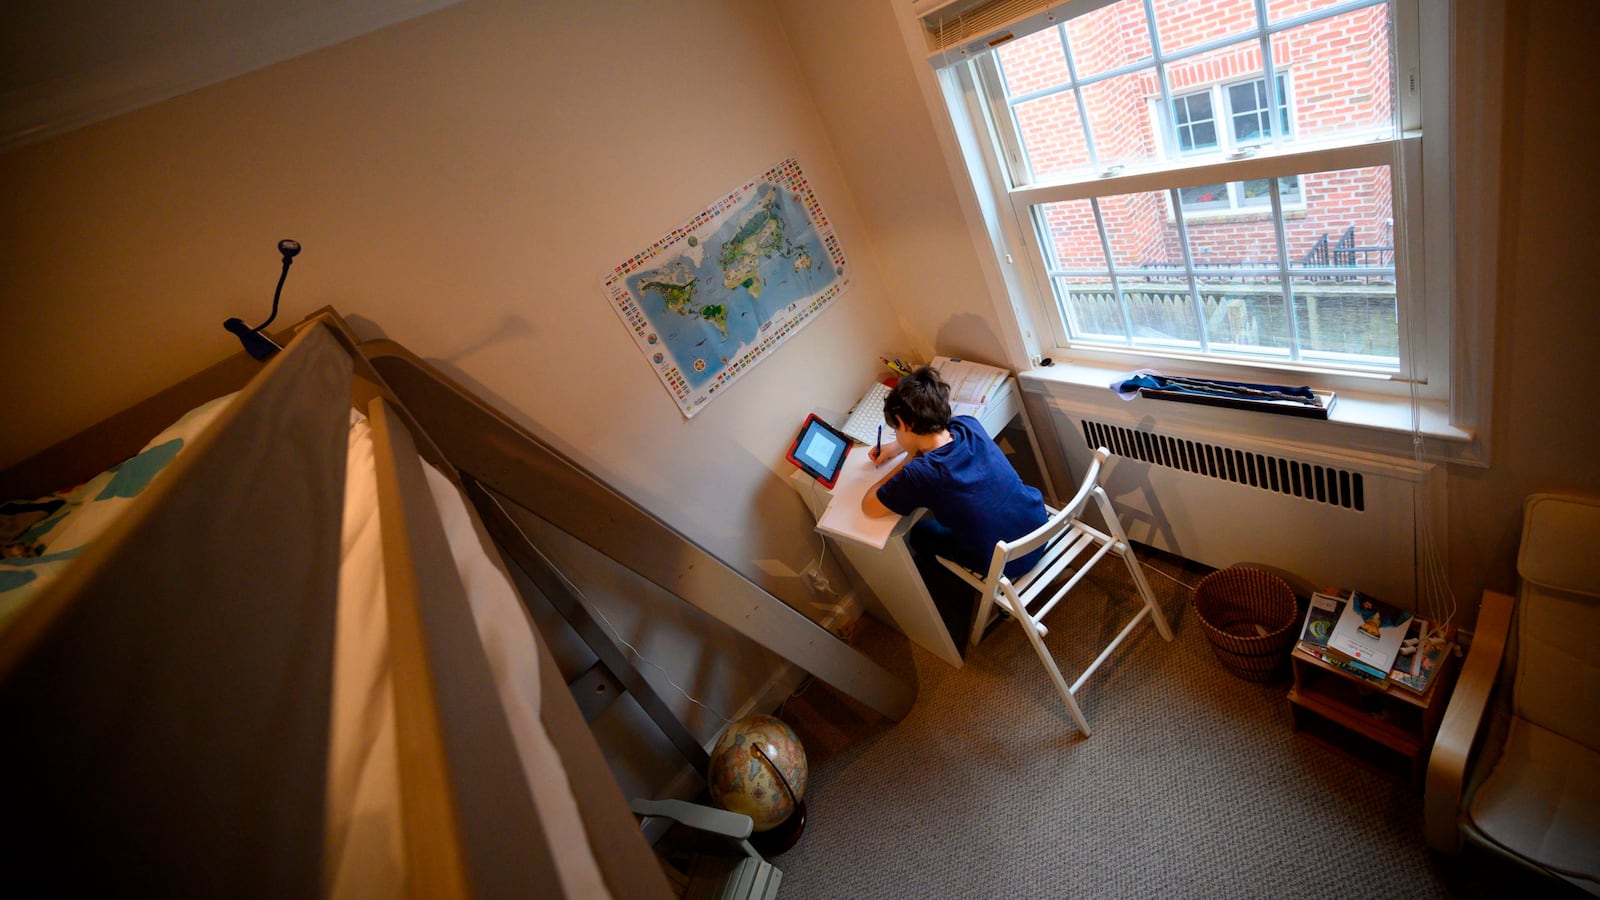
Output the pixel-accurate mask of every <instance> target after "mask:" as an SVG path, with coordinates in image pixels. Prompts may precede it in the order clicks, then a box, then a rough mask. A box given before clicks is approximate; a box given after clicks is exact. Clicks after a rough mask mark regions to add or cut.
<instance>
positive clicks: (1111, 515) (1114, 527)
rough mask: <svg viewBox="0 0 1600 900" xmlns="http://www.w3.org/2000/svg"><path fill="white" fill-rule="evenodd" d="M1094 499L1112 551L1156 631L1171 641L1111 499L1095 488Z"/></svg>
mask: <svg viewBox="0 0 1600 900" xmlns="http://www.w3.org/2000/svg"><path fill="white" fill-rule="evenodd" d="M1094 499H1095V503H1096V504H1097V505H1098V506H1099V507H1100V514H1101V515H1102V516H1104V518H1105V520H1106V529H1107V530H1108V531H1109V532H1110V533H1111V537H1112V538H1114V539H1115V540H1116V542H1117V543H1116V546H1115V547H1114V548H1113V550H1114V551H1115V552H1116V554H1117V555H1118V556H1120V557H1122V561H1123V562H1124V563H1126V564H1127V566H1128V574H1129V575H1131V576H1133V583H1134V586H1136V587H1137V588H1138V589H1139V596H1140V597H1141V598H1143V599H1144V608H1145V609H1146V610H1148V611H1149V612H1150V619H1151V620H1152V621H1153V622H1155V625H1156V631H1157V632H1159V633H1160V634H1161V637H1162V638H1164V639H1165V640H1169V641H1170V640H1172V628H1171V627H1170V626H1169V625H1167V617H1166V616H1165V615H1163V614H1162V612H1161V607H1160V605H1159V604H1157V603H1156V595H1155V594H1154V593H1153V592H1152V591H1151V590H1150V582H1148V581H1145V580H1144V567H1142V566H1140V565H1139V557H1138V556H1137V555H1135V554H1134V552H1133V545H1132V544H1130V543H1128V535H1127V532H1124V531H1123V530H1122V523H1121V522H1120V521H1118V519H1117V512H1116V510H1114V509H1112V508H1111V498H1109V497H1107V496H1106V492H1105V489H1104V488H1101V487H1099V486H1096V487H1095V489H1094Z"/></svg>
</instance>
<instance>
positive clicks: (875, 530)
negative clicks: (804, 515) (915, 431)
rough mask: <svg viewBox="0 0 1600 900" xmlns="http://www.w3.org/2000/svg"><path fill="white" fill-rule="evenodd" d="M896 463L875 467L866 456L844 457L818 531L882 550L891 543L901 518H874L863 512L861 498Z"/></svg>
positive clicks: (857, 454) (861, 454)
mask: <svg viewBox="0 0 1600 900" xmlns="http://www.w3.org/2000/svg"><path fill="white" fill-rule="evenodd" d="M893 464H894V463H893V462H892V461H891V462H887V463H884V464H883V467H882V468H880V467H878V466H875V465H873V464H872V460H870V459H868V458H867V454H865V453H852V454H850V455H849V456H847V457H845V461H844V468H843V469H842V470H840V472H839V480H838V481H836V482H834V484H833V499H831V500H829V501H828V508H827V510H826V511H825V512H823V514H822V518H820V519H818V520H817V530H818V531H820V532H822V533H823V534H831V535H833V536H835V537H840V538H845V539H846V540H852V541H857V542H859V543H862V544H866V545H868V546H870V547H873V548H875V549H878V550H882V549H883V547H884V545H885V544H887V543H889V534H890V532H892V531H894V526H895V525H897V524H899V522H900V517H899V516H896V515H887V516H883V517H881V518H873V517H872V516H869V515H867V514H866V513H864V512H862V511H861V498H862V497H863V496H864V495H865V494H866V493H867V489H868V488H870V487H872V486H873V485H874V484H877V483H878V479H879V478H882V477H883V473H885V472H887V471H889V467H890V466H892V465H893Z"/></svg>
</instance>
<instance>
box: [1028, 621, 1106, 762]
mask: <svg viewBox="0 0 1600 900" xmlns="http://www.w3.org/2000/svg"><path fill="white" fill-rule="evenodd" d="M1016 618H1017V621H1018V622H1020V623H1021V624H1022V633H1023V634H1025V635H1027V636H1028V643H1030V644H1032V645H1033V652H1034V653H1037V654H1038V655H1039V661H1040V662H1042V663H1044V669H1045V671H1046V672H1048V673H1050V683H1051V684H1053V685H1055V688H1056V693H1058V694H1060V695H1061V702H1062V703H1065V704H1066V705H1067V713H1068V714H1069V715H1071V716H1072V721H1073V722H1075V723H1077V725H1078V730H1079V731H1081V732H1083V736H1084V737H1088V736H1089V735H1090V733H1091V732H1090V731H1089V720H1088V719H1085V718H1084V717H1083V710H1081V709H1079V708H1078V700H1077V698H1076V697H1074V696H1073V694H1072V692H1073V688H1072V687H1069V686H1068V685H1067V679H1066V678H1064V677H1062V675H1061V667H1060V666H1057V665H1056V658H1055V657H1054V656H1052V655H1051V654H1050V648H1048V647H1046V646H1045V645H1044V638H1043V637H1042V636H1040V634H1039V629H1037V628H1035V627H1034V625H1033V621H1032V620H1031V619H1029V618H1028V617H1027V616H1018V617H1016Z"/></svg>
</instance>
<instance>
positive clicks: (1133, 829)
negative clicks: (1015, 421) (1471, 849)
mask: <svg viewBox="0 0 1600 900" xmlns="http://www.w3.org/2000/svg"><path fill="white" fill-rule="evenodd" d="M1179 562H1180V561H1176V560H1172V559H1169V558H1166V557H1158V558H1153V559H1149V560H1148V563H1147V564H1148V565H1149V566H1150V567H1152V568H1156V569H1160V570H1161V571H1163V572H1166V573H1169V574H1170V575H1173V576H1175V577H1176V578H1178V579H1181V580H1182V581H1183V582H1186V583H1187V584H1189V585H1193V584H1195V583H1196V582H1198V580H1199V578H1200V577H1201V576H1202V575H1203V570H1188V571H1186V570H1185V569H1184V568H1183V567H1182V566H1180V565H1179V564H1178V563H1179ZM1148 577H1149V581H1150V583H1151V586H1152V588H1154V590H1155V591H1156V594H1157V596H1158V597H1159V598H1161V601H1162V606H1163V608H1164V609H1165V611H1166V613H1167V616H1168V620H1169V621H1170V622H1171V623H1172V626H1173V630H1174V632H1175V636H1174V639H1173V641H1172V642H1171V643H1167V642H1165V641H1163V640H1161V638H1160V636H1159V635H1158V634H1157V633H1156V632H1155V630H1154V628H1152V627H1150V626H1148V625H1141V626H1140V628H1139V630H1138V631H1136V632H1135V634H1134V635H1132V636H1130V637H1129V640H1128V642H1127V643H1126V644H1124V646H1123V647H1122V648H1121V649H1120V650H1119V651H1118V652H1117V653H1116V654H1114V655H1113V656H1112V657H1111V658H1110V659H1108V660H1107V661H1106V663H1105V664H1104V665H1103V666H1102V667H1101V669H1100V670H1099V671H1098V672H1097V673H1096V674H1095V675H1094V677H1092V678H1091V679H1090V680H1089V681H1088V683H1087V684H1086V685H1085V686H1084V688H1083V689H1082V690H1081V691H1080V692H1079V694H1078V698H1079V704H1080V705H1081V706H1082V707H1083V710H1084V714H1085V716H1086V717H1087V718H1088V720H1089V724H1090V727H1091V728H1092V729H1093V730H1094V734H1093V736H1092V737H1089V738H1084V737H1082V736H1081V735H1080V734H1078V732H1077V731H1076V730H1075V729H1074V728H1073V725H1072V721H1071V719H1070V718H1069V717H1068V715H1067V713H1066V710H1065V708H1064V707H1063V706H1062V704H1061V701H1060V699H1059V697H1058V696H1057V695H1056V694H1055V692H1054V690H1053V689H1052V688H1051V686H1050V685H1049V683H1048V682H1047V680H1046V675H1045V671H1044V669H1043V667H1042V666H1041V665H1040V663H1039V660H1038V658H1037V657H1036V656H1035V655H1034V654H1033V652H1032V650H1031V648H1030V647H1029V646H1028V643H1027V640H1026V639H1025V638H1024V637H1023V636H1022V633H1021V631H1020V629H1019V628H1018V626H1017V625H1016V624H1015V623H1012V622H1007V623H1004V624H1003V626H1002V627H1000V628H999V629H998V630H996V631H994V632H992V633H991V635H990V636H989V637H988V639H986V640H985V641H984V642H983V643H982V644H981V645H979V647H978V648H977V649H976V650H973V651H971V652H970V653H969V654H968V658H967V664H966V666H965V667H963V668H961V669H954V668H951V667H950V666H947V665H945V664H944V663H942V662H940V661H939V660H937V659H935V658H934V657H933V656H931V655H930V654H928V653H926V652H924V651H923V650H922V649H921V648H918V647H914V646H913V645H910V644H909V643H907V642H906V641H905V639H904V638H902V637H900V636H899V635H898V634H894V633H893V632H890V631H888V630H887V629H885V628H883V627H882V626H878V625H876V623H873V622H871V621H870V620H866V621H864V622H863V623H862V625H861V626H860V627H859V629H858V631H857V633H856V637H855V643H856V645H857V646H858V647H860V648H861V649H862V650H863V651H864V652H866V653H867V654H868V655H870V656H872V657H873V658H874V659H876V660H877V661H879V662H880V664H883V665H885V666H886V667H888V668H890V669H891V670H893V671H895V672H896V673H897V674H901V675H902V676H903V677H906V678H910V679H915V681H916V683H917V685H918V698H917V701H916V705H915V706H914V707H913V709H912V711H911V713H910V714H909V715H908V716H906V718H905V719H904V720H903V721H901V722H898V723H891V722H886V721H884V720H882V719H881V718H880V717H878V716H876V715H875V714H874V713H872V712H870V711H869V710H866V709H865V708H864V707H860V706H858V705H856V704H854V702H853V701H850V700H849V699H848V698H842V697H840V696H839V695H838V694H836V693H834V692H833V691H831V690H830V689H829V688H827V687H826V686H825V685H821V684H816V683H811V684H808V685H807V686H805V687H804V688H803V689H802V691H801V692H799V693H798V694H797V695H796V696H795V697H793V698H791V699H790V700H789V701H788V702H786V703H785V704H784V707H783V709H782V710H781V711H780V712H779V715H781V716H782V717H783V718H784V719H785V720H786V721H788V722H790V723H791V724H792V725H793V726H794V728H795V730H796V731H797V732H798V733H799V734H800V737H801V740H802V741H803V743H804V744H805V746H806V749H807V754H808V757H809V760H810V769H811V774H810V784H809V788H808V791H807V796H806V801H807V806H808V809H809V821H808V824H807V826H806V829H805V832H804V834H803V836H802V838H801V839H800V841H799V843H798V844H797V845H796V846H795V847H794V848H793V849H791V850H789V851H788V852H787V853H785V854H783V855H781V856H778V857H777V858H775V860H774V862H776V863H777V865H778V866H779V867H780V868H781V869H782V870H783V872H784V881H783V889H782V893H781V896H782V897H785V898H807V897H826V898H834V897H860V898H877V897H918V898H922V897H997V896H1011V897H1016V896H1025V897H1090V896H1092V897H1104V896H1112V897H1122V896H1155V895H1159V896H1206V897H1219V896H1220V897H1289V896H1361V897H1448V896H1458V895H1460V894H1461V893H1463V892H1462V891H1461V890H1460V887H1459V883H1460V875H1459V873H1458V872H1455V871H1453V870H1452V868H1451V864H1450V863H1448V862H1444V861H1441V860H1439V859H1438V858H1436V857H1434V856H1432V855H1430V854H1429V853H1428V851H1427V850H1426V848H1425V846H1424V844H1423V841H1422V798H1421V796H1420V794H1418V793H1414V792H1412V791H1411V789H1410V788H1408V787H1407V786H1405V785H1403V784H1400V783H1398V782H1396V781H1394V780H1392V779H1391V778H1389V777H1387V776H1385V775H1381V774H1378V773H1376V772H1373V771H1370V770H1368V769H1366V768H1365V767H1362V766H1360V765H1357V764H1355V763H1353V762H1350V761H1348V760H1346V759H1344V758H1342V757H1340V756H1338V755H1336V754H1334V753H1333V752H1331V751H1329V750H1327V749H1326V748H1324V747H1322V746H1320V745H1317V744H1314V743H1312V742H1311V741H1309V740H1307V739H1306V738H1304V737H1303V736H1299V735H1296V734H1295V733H1294V732H1293V730H1292V729H1291V727H1290V719H1289V711H1288V701H1287V700H1286V699H1285V694H1286V691H1287V687H1288V684H1287V680H1285V681H1280V682H1276V683H1272V684H1257V683H1252V682H1247V681H1244V680H1241V679H1239V678H1237V677H1235V676H1233V675H1232V674H1230V673H1229V672H1227V671H1226V670H1225V669H1223V668H1222V667H1221V666H1220V665H1219V664H1218V663H1217V661H1216V660H1215V658H1214V657H1213V656H1212V654H1211V651H1210V648H1209V646H1208V645H1207V643H1206V641H1205V638H1204V635H1203V634H1202V633H1201V630H1200V628H1199V626H1198V624H1197V623H1196V622H1195V619H1194V614H1193V611H1192V609H1191V608H1190V607H1189V592H1188V591H1187V590H1185V589H1184V588H1183V587H1180V586H1179V585H1178V584H1177V583H1175V582H1174V581H1172V580H1169V579H1168V578H1164V577H1161V576H1160V575H1158V574H1154V573H1152V574H1151V575H1149V576H1148ZM1134 597H1135V594H1134V591H1133V586H1132V581H1131V580H1130V579H1129V577H1128V574H1127V571H1126V570H1125V569H1124V568H1123V567H1122V566H1120V565H1117V564H1116V563H1115V560H1109V561H1107V562H1106V563H1104V564H1102V565H1100V566H1099V567H1097V569H1096V570H1095V571H1094V572H1092V573H1091V574H1090V576H1089V577H1088V578H1086V579H1085V581H1084V583H1083V584H1082V585H1081V586H1080V587H1079V588H1078V590H1077V591H1076V592H1075V596H1074V597H1073V598H1071V599H1070V600H1069V601H1067V602H1066V603H1064V604H1063V607H1062V608H1058V609H1057V610H1056V611H1055V612H1054V614H1053V617H1052V619H1051V620H1050V621H1048V622H1047V624H1048V625H1049V626H1050V627H1051V633H1050V635H1049V637H1048V638H1047V639H1046V642H1047V644H1048V645H1049V646H1050V648H1051V649H1052V650H1053V651H1054V652H1055V653H1056V655H1057V659H1058V661H1059V663H1060V665H1061V668H1062V671H1063V673H1064V674H1065V675H1066V677H1067V680H1068V681H1069V682H1070V681H1072V680H1074V679H1075V678H1076V675H1077V673H1078V672H1080V671H1082V669H1083V667H1084V666H1085V665H1086V664H1087V663H1088V662H1089V661H1090V660H1092V659H1093V657H1094V655H1095V654H1096V653H1098V651H1099V647H1100V646H1102V645H1103V644H1104V642H1105V641H1106V640H1108V639H1109V637H1110V636H1111V635H1112V634H1114V633H1115V630H1117V629H1118V628H1120V627H1121V625H1122V623H1123V622H1125V621H1126V618H1127V616H1129V615H1131V614H1132V613H1133V612H1134V611H1135V610H1136V608H1137V607H1136V603H1137V601H1136V600H1135V599H1133V598H1134ZM1089 635H1093V636H1095V637H1094V640H1093V642H1091V641H1090V640H1089V639H1088V638H1087V637H1086V636H1089ZM1465 893H1468V894H1471V893H1476V892H1475V891H1466V892H1465Z"/></svg>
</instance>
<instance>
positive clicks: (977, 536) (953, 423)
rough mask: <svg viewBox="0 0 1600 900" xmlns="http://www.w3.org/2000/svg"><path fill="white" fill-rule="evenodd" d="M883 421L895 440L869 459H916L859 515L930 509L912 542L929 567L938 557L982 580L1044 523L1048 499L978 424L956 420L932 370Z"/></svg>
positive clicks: (903, 389)
mask: <svg viewBox="0 0 1600 900" xmlns="http://www.w3.org/2000/svg"><path fill="white" fill-rule="evenodd" d="M883 420H884V422H885V423H886V424H888V425H890V426H892V427H893V428H894V436H895V439H894V440H893V441H891V442H889V443H887V444H884V445H883V447H882V449H881V450H880V449H879V448H876V447H875V448H873V449H871V450H868V451H867V456H868V458H869V459H871V460H872V461H873V463H874V464H876V465H879V466H882V465H883V464H884V463H885V462H886V461H888V460H891V459H894V458H895V457H897V456H899V455H900V453H901V452H903V451H904V452H907V453H909V454H910V456H909V457H908V458H907V459H906V460H904V461H902V462H900V463H898V464H896V465H895V466H894V468H892V469H890V470H889V472H888V473H887V474H885V475H884V476H883V477H882V478H881V479H879V480H878V483H877V484H875V485H873V486H872V487H871V488H869V489H868V490H867V492H866V494H864V495H863V496H862V498H861V510H862V512H864V513H866V514H867V515H869V516H874V517H877V516H886V515H889V514H890V513H897V514H899V515H907V514H909V513H911V512H913V511H914V510H916V509H918V508H919V507H927V509H928V512H929V513H931V515H929V516H926V517H924V518H923V519H922V521H920V522H918V523H917V524H916V525H915V526H914V527H913V528H912V529H911V535H910V538H911V547H912V549H913V550H915V551H916V552H917V553H918V554H919V556H922V557H923V558H924V559H928V561H930V562H931V559H930V558H929V557H930V556H932V555H937V556H943V557H944V558H946V559H949V560H951V561H952V562H957V563H960V564H961V565H963V566H966V567H967V568H969V569H971V570H973V571H974V572H977V573H978V574H979V575H980V576H982V575H983V574H984V573H987V572H988V571H989V560H990V558H991V557H993V555H994V545H995V543H996V542H997V541H1002V540H1005V541H1011V540H1016V539H1017V538H1019V537H1022V536H1023V535H1025V534H1027V533H1028V532H1030V531H1032V530H1034V529H1035V528H1038V527H1039V526H1040V525H1043V524H1044V522H1045V519H1046V518H1047V517H1048V513H1047V512H1046V511H1045V508H1044V497H1043V496H1042V495H1041V494H1040V493H1039V491H1038V490H1037V489H1035V488H1032V487H1029V486H1028V485H1026V484H1023V482H1022V479H1021V478H1018V477H1017V472H1016V470H1015V469H1013V468H1012V467H1011V462H1010V461H1009V460H1007V459H1006V457H1005V454H1004V453H1001V452H1000V448H999V447H997V446H995V443H994V441H992V440H990V439H989V436H988V435H987V434H986V433H984V430H983V426H982V425H981V424H979V422H978V420H977V419H974V418H972V417H971V416H957V417H955V418H953V419H952V418H951V417H950V386H949V385H947V384H945V383H944V382H943V381H941V380H940V379H939V375H938V373H937V372H935V371H934V370H933V369H931V368H929V367H927V366H923V367H921V368H919V369H917V370H916V371H915V372H913V373H911V374H910V375H907V376H905V377H904V378H901V379H900V381H899V383H898V384H897V385H896V386H895V388H894V390H893V391H891V392H890V393H889V396H888V397H887V398H885V399H884V401H883ZM1043 553H1044V549H1043V548H1040V549H1038V550H1035V551H1034V552H1032V553H1030V554H1028V555H1027V556H1024V557H1020V558H1018V559H1013V560H1011V561H1010V562H1008V563H1007V564H1006V574H1007V575H1010V576H1012V577H1016V576H1018V575H1021V574H1022V573H1024V572H1026V571H1028V570H1029V569H1031V568H1032V567H1033V566H1034V564H1035V563H1037V562H1038V560H1039V557H1040V556H1041V555H1042V554H1043ZM934 568H938V569H942V567H940V566H937V565H935V566H934ZM946 574H948V573H946Z"/></svg>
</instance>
